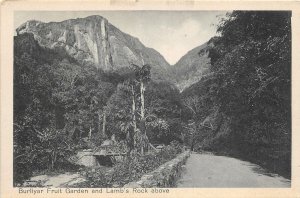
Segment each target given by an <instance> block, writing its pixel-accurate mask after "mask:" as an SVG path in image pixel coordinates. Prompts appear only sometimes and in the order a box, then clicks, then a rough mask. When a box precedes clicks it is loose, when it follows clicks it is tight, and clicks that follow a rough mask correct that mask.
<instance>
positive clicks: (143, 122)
mask: <svg viewBox="0 0 300 198" xmlns="http://www.w3.org/2000/svg"><path fill="white" fill-rule="evenodd" d="M140 92H141V122H140V130H141V135H142V137H141V139H142V142H141V143H142V147H141V154H142V155H143V154H144V150H145V147H146V144H147V139H148V138H147V135H146V120H145V85H144V83H143V81H141V86H140Z"/></svg>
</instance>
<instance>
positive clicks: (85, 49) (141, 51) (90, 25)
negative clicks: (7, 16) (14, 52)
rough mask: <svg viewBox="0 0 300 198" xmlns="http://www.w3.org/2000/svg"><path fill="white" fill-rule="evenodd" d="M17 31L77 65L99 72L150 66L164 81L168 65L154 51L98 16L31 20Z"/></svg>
mask: <svg viewBox="0 0 300 198" xmlns="http://www.w3.org/2000/svg"><path fill="white" fill-rule="evenodd" d="M16 31H17V34H18V35H20V34H23V33H32V34H33V35H34V38H35V39H36V40H37V41H38V43H39V45H41V46H43V47H46V48H50V49H54V50H60V51H61V50H64V51H66V52H67V54H68V55H69V56H71V57H73V58H74V59H75V60H77V61H78V62H79V63H81V64H83V65H85V64H92V65H94V66H95V67H97V68H100V69H102V70H117V69H120V68H123V67H128V66H130V65H131V64H132V63H134V64H137V65H142V64H149V65H151V66H152V71H153V74H154V76H156V77H157V78H161V79H162V80H163V79H164V77H161V75H163V74H164V73H165V72H166V71H165V69H166V68H167V67H168V66H169V64H168V63H167V62H166V60H165V59H164V58H163V57H162V56H161V54H159V53H158V52H157V51H155V50H154V49H150V48H147V47H145V46H144V45H143V44H142V43H141V42H140V41H139V39H137V38H135V37H132V36H131V35H129V34H126V33H124V32H122V31H121V30H119V29H118V28H117V27H115V26H113V25H112V24H110V23H109V22H108V20H107V19H106V18H104V17H102V16H99V15H92V16H88V17H85V18H77V19H69V20H65V21H62V22H49V23H43V22H39V21H36V20H31V21H27V22H26V23H24V24H23V25H21V26H20V27H19V28H17V30H16ZM159 76H160V77H159Z"/></svg>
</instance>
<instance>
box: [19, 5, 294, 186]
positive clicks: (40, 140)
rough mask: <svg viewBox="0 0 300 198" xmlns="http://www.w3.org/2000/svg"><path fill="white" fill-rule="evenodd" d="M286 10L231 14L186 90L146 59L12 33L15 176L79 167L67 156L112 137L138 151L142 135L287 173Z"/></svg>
mask: <svg viewBox="0 0 300 198" xmlns="http://www.w3.org/2000/svg"><path fill="white" fill-rule="evenodd" d="M290 19H291V13H289V12H252V11H251V12H250V11H245V12H244V11H243V12H242V11H234V12H231V13H228V14H227V17H226V18H224V19H223V20H221V21H220V24H219V25H218V32H219V36H217V37H214V38H212V39H211V40H210V41H209V42H208V43H209V45H208V46H209V47H208V48H205V50H206V51H205V54H207V56H208V57H209V58H210V64H211V65H210V71H209V72H207V71H206V72H205V75H203V76H201V78H199V81H198V82H197V83H195V84H193V85H191V86H190V87H188V88H185V89H184V90H183V91H182V92H180V91H179V89H178V88H177V87H176V86H175V85H173V84H172V83H171V82H172V80H167V79H166V80H165V81H161V80H160V81H156V80H153V79H152V78H151V65H149V64H144V65H139V66H138V65H135V64H131V65H128V67H124V68H121V69H116V70H113V71H104V70H102V69H101V68H97V67H95V66H94V65H93V64H82V63H80V62H78V61H77V60H75V59H74V58H73V57H71V56H69V55H68V54H67V53H66V52H65V51H63V50H53V49H48V48H45V47H42V46H40V45H39V43H38V42H37V41H36V40H35V38H34V36H33V35H32V34H30V33H23V34H20V35H18V36H15V38H14V175H15V176H14V179H15V181H14V182H15V183H20V182H22V181H23V180H24V179H27V178H29V177H30V176H31V175H32V174H33V173H35V172H43V171H49V170H50V171H53V170H58V169H72V168H74V169H76V166H74V165H72V164H71V163H70V162H69V160H68V159H69V157H70V156H72V155H74V154H75V153H76V151H78V150H80V149H85V148H95V147H97V146H99V145H101V144H102V142H103V141H104V140H106V139H110V138H111V137H112V136H114V137H115V139H116V141H117V142H118V144H119V147H120V148H121V149H122V150H125V151H126V152H127V153H128V156H129V155H130V154H131V153H133V152H138V153H140V154H142V155H143V154H144V149H146V146H145V145H146V144H147V143H148V142H151V143H152V144H154V143H158V144H165V145H169V144H171V145H178V144H180V145H185V146H187V147H189V148H190V149H191V150H194V151H201V150H209V151H214V152H216V153H219V154H226V155H230V156H235V157H238V158H242V159H246V160H249V161H252V162H255V163H257V164H260V165H262V166H263V167H266V168H268V169H269V170H271V171H273V172H276V173H279V174H282V175H284V176H286V177H290V169H291V167H290V166H291V162H290V161H291V160H290V158H291V20H290ZM201 53H203V52H201V50H200V51H199V54H201ZM205 64H206V65H207V63H205ZM170 67H172V66H170ZM176 72H177V73H176V75H178V72H180V71H176ZM199 75H200V74H199ZM170 76H171V75H170ZM170 78H172V77H170ZM175 147H176V146H175ZM128 159H130V158H128ZM151 159H152V158H151ZM153 159H154V158H153ZM152 163H153V164H155V163H156V162H155V161H153V162H152ZM153 166H154V165H153ZM124 169H125V168H124ZM127 169H128V167H127ZM120 174H124V173H120Z"/></svg>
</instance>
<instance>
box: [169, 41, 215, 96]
mask: <svg viewBox="0 0 300 198" xmlns="http://www.w3.org/2000/svg"><path fill="white" fill-rule="evenodd" d="M211 45H212V43H210V44H208V43H204V44H203V45H201V46H199V47H196V48H194V49H192V50H190V51H189V52H188V53H187V54H185V55H184V56H183V57H182V58H181V59H180V60H179V61H178V62H177V63H176V64H175V65H174V66H171V67H170V69H169V70H170V71H169V72H170V73H171V75H172V79H171V81H172V82H173V83H174V84H175V85H176V86H177V87H178V89H179V90H180V91H183V90H184V89H186V88H188V87H190V86H191V85H193V84H195V83H197V82H198V81H199V80H200V79H201V78H202V77H203V76H204V75H206V74H208V73H209V72H210V58H209V57H208V49H209V47H211Z"/></svg>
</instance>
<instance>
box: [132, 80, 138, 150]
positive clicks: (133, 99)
mask: <svg viewBox="0 0 300 198" xmlns="http://www.w3.org/2000/svg"><path fill="white" fill-rule="evenodd" d="M131 95H132V122H133V145H134V147H136V145H137V143H136V141H135V138H134V137H135V136H136V133H137V124H136V115H135V114H136V108H135V107H136V105H135V93H134V89H133V85H131Z"/></svg>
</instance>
